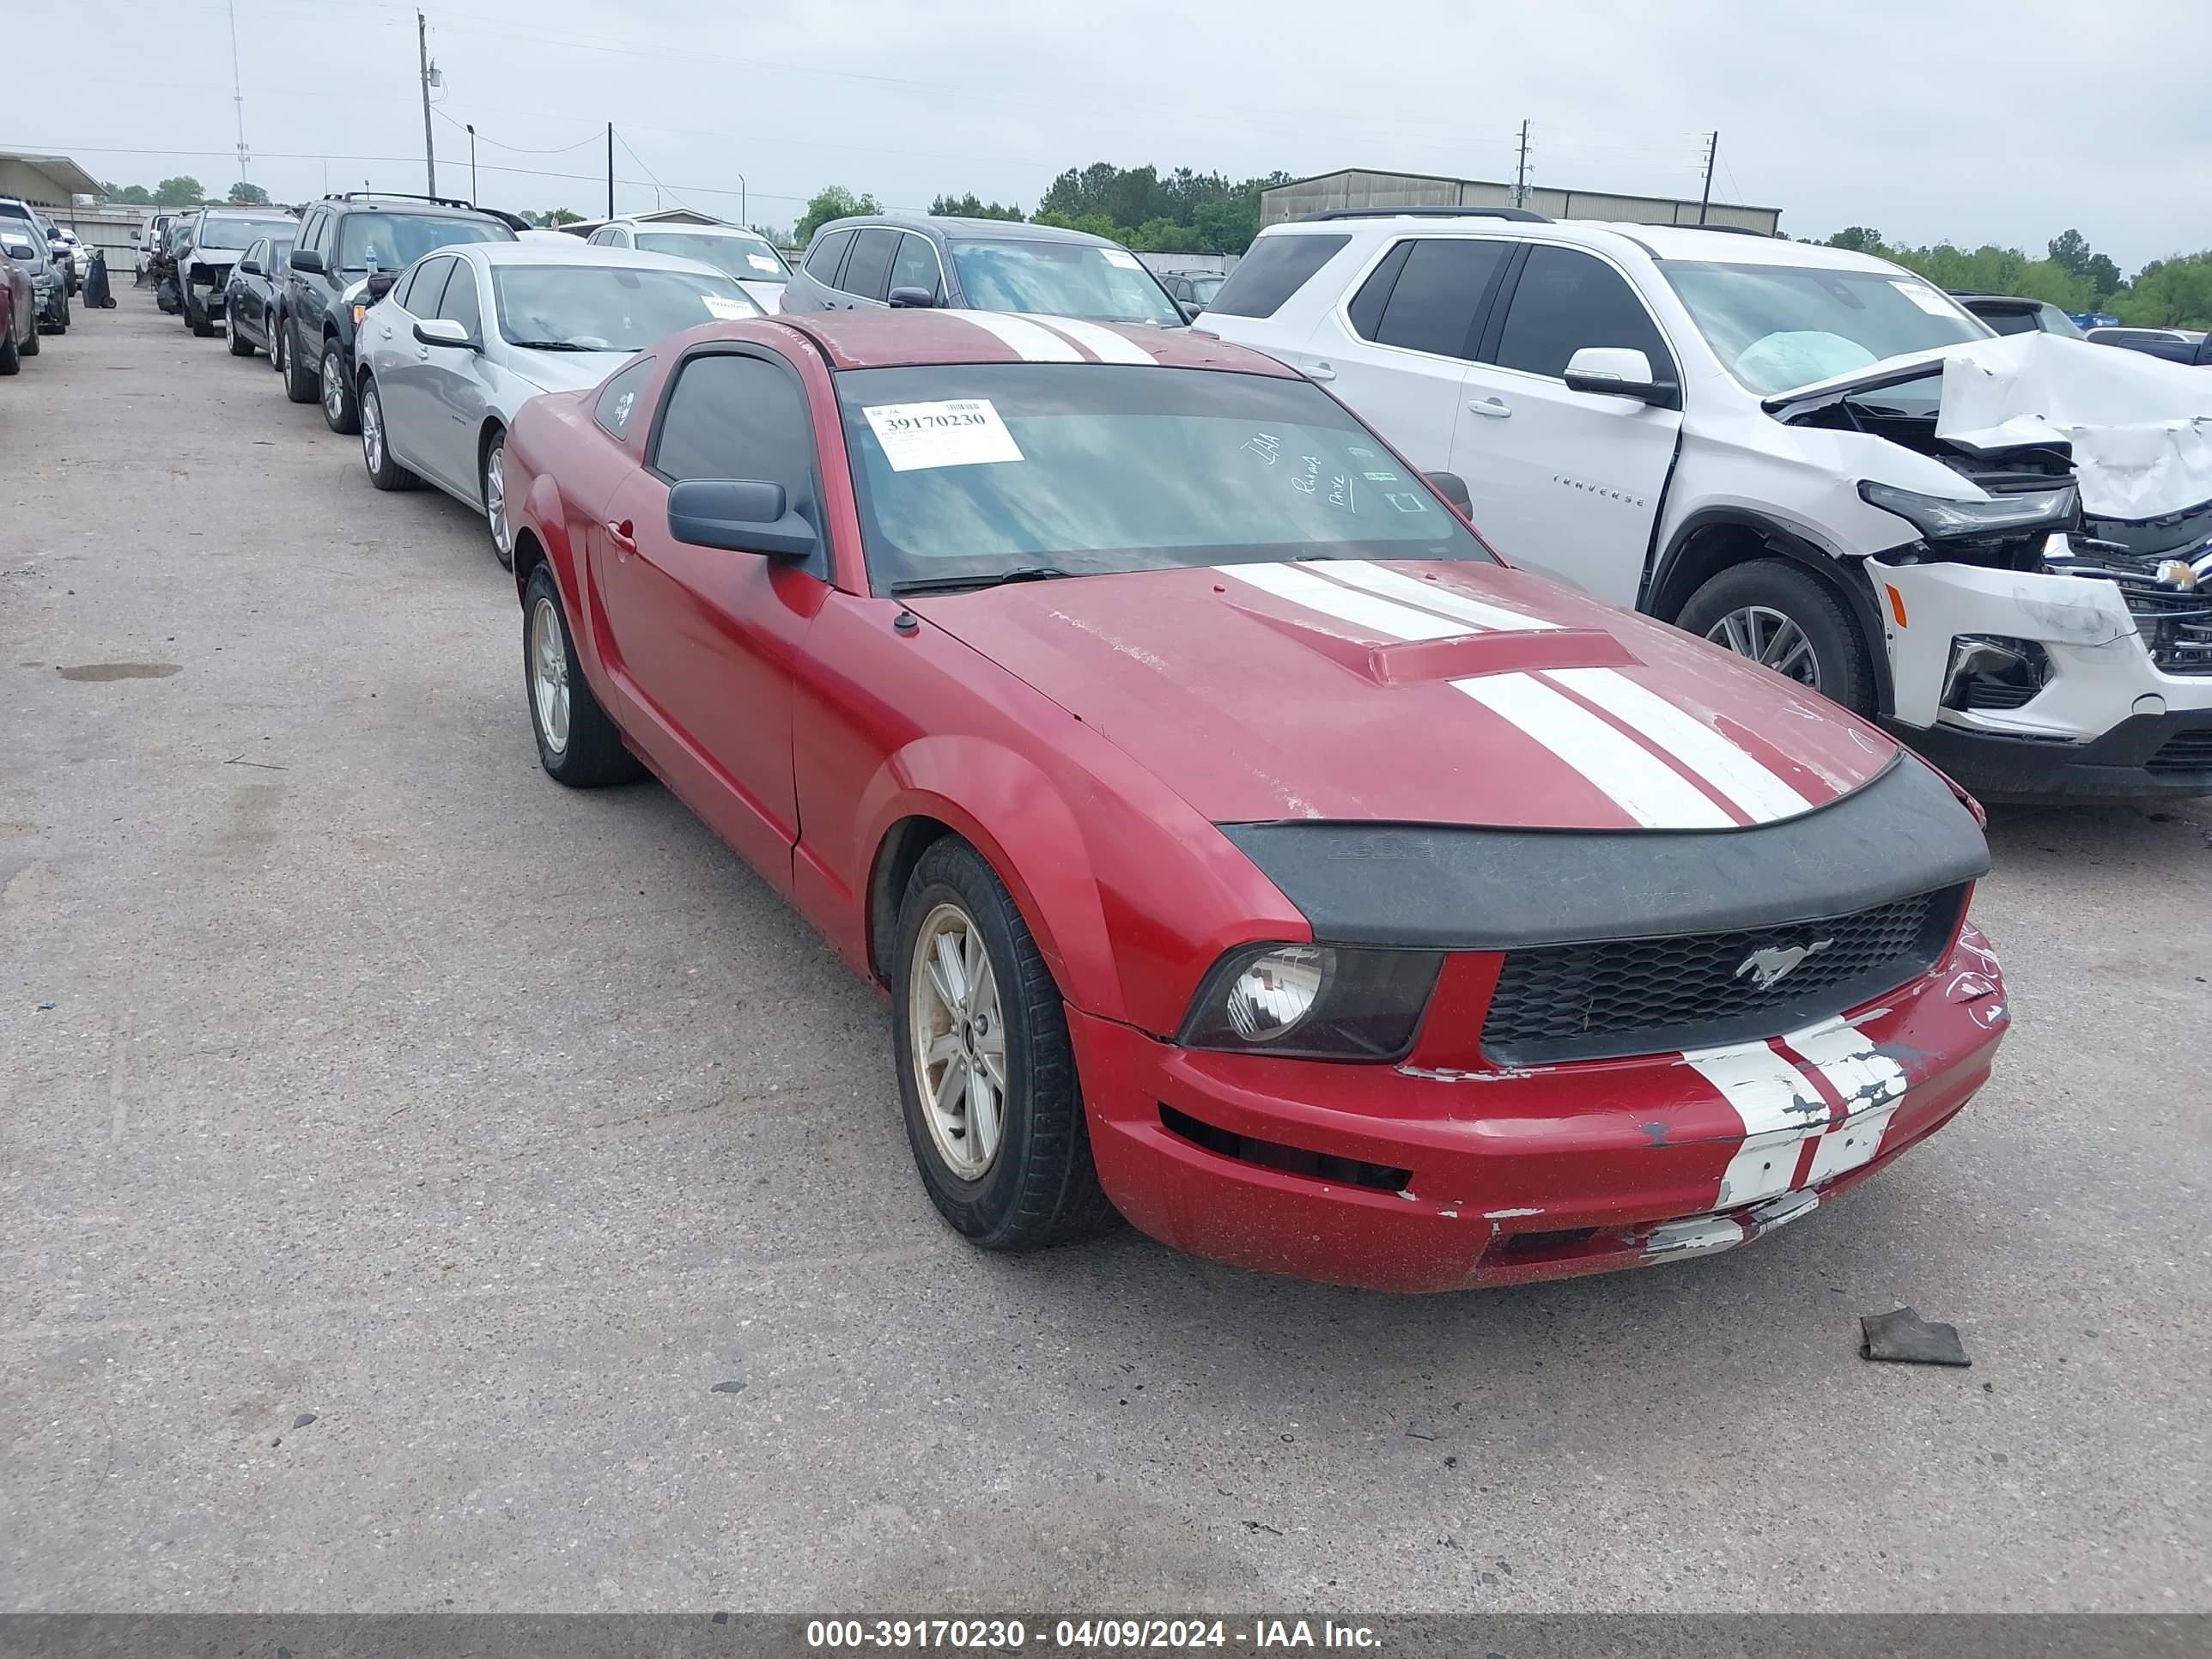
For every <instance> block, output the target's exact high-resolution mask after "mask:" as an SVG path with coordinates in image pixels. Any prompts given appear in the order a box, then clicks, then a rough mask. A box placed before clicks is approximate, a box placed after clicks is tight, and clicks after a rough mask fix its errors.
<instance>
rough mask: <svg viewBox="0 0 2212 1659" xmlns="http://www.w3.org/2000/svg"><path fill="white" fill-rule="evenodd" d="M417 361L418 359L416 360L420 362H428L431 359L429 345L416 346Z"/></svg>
mask: <svg viewBox="0 0 2212 1659" xmlns="http://www.w3.org/2000/svg"><path fill="white" fill-rule="evenodd" d="M415 361H416V362H418V363H427V362H429V361H430V348H429V347H428V346H417V347H416V348H415Z"/></svg>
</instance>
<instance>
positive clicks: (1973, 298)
mask: <svg viewBox="0 0 2212 1659" xmlns="http://www.w3.org/2000/svg"><path fill="white" fill-rule="evenodd" d="M1951 297H1952V298H1953V299H1954V300H1956V301H1958V302H1959V303H1960V305H1965V306H2017V307H2020V308H2021V310H2022V311H2040V310H2041V309H2042V308H2043V307H2045V306H2047V305H2049V304H2050V303H2051V301H2048V300H2031V299H2030V298H2028V296H2027V295H2025V294H1972V293H1960V292H1956V291H1954V293H1953V294H1952V295H1951Z"/></svg>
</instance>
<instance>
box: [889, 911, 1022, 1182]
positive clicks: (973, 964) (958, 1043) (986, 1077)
mask: <svg viewBox="0 0 2212 1659" xmlns="http://www.w3.org/2000/svg"><path fill="white" fill-rule="evenodd" d="M907 977H908V987H907V995H908V1022H907V1024H908V1029H909V1030H910V1031H911V1032H912V1036H913V1044H914V1079H915V1090H916V1091H917V1092H918V1093H919V1094H920V1095H921V1113H922V1118H923V1121H925V1122H926V1123H927V1125H928V1126H929V1136H930V1139H931V1141H932V1143H933V1145H934V1146H936V1148H937V1152H938V1156H939V1157H940V1158H943V1159H944V1160H945V1166H946V1167H947V1168H948V1169H949V1170H951V1172H952V1173H953V1174H954V1175H955V1176H958V1177H959V1178H960V1179H961V1180H963V1181H981V1179H982V1178H983V1176H985V1175H986V1174H987V1173H988V1172H989V1170H990V1168H991V1165H992V1164H993V1163H994V1161H995V1160H996V1159H997V1158H998V1155H999V1148H1000V1145H1001V1143H1002V1142H1003V1140H1004V1139H1005V1134H1006V1016H1005V1012H1004V1011H1003V1009H1002V1007H1001V1006H1000V997H999V982H998V977H997V975H995V974H994V973H993V972H992V969H991V957H990V953H989V951H987V950H986V949H985V948H984V945H983V935H982V933H981V929H979V928H978V927H976V926H975V920H974V918H973V917H971V916H969V914H968V913H967V912H966V911H965V910H963V909H962V908H960V906H958V905H957V904H951V903H945V904H940V905H939V906H937V907H936V908H934V909H933V910H932V911H931V912H930V913H929V914H928V915H927V916H925V917H924V918H923V919H922V923H921V932H920V933H918V934H916V935H915V945H914V963H913V967H912V969H911V970H910V971H909V972H908V976H907Z"/></svg>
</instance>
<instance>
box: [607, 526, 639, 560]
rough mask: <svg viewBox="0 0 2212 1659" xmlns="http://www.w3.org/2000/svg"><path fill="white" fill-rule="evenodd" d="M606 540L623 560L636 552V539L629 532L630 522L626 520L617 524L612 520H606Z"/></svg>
mask: <svg viewBox="0 0 2212 1659" xmlns="http://www.w3.org/2000/svg"><path fill="white" fill-rule="evenodd" d="M607 539H608V540H609V541H611V542H612V543H613V544H614V545H615V550H616V551H617V552H618V553H620V554H621V555H622V556H623V557H624V558H628V557H629V556H630V555H631V554H633V553H635V552H636V551H637V538H636V537H635V535H634V534H633V533H632V532H631V529H630V522H629V520H628V519H624V520H622V521H621V522H620V523H617V522H616V521H615V520H612V519H609V520H607Z"/></svg>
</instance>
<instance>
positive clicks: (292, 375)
mask: <svg viewBox="0 0 2212 1659" xmlns="http://www.w3.org/2000/svg"><path fill="white" fill-rule="evenodd" d="M276 330H277V341H278V344H277V350H278V352H279V355H280V361H279V362H278V363H277V365H276V368H277V370H278V372H279V373H281V374H283V377H284V397H285V398H286V400H287V401H288V402H290V403H295V404H311V403H313V402H314V401H315V395H316V393H317V392H319V390H320V389H321V388H320V387H319V386H317V385H316V383H315V365H314V364H313V363H309V364H308V365H307V367H306V368H301V365H300V362H299V356H300V354H299V349H298V345H297V343H296V342H295V341H294V339H293V338H292V321H291V319H289V317H279V318H278V319H276Z"/></svg>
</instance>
